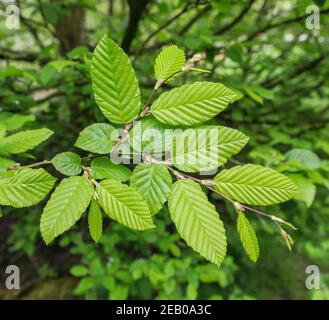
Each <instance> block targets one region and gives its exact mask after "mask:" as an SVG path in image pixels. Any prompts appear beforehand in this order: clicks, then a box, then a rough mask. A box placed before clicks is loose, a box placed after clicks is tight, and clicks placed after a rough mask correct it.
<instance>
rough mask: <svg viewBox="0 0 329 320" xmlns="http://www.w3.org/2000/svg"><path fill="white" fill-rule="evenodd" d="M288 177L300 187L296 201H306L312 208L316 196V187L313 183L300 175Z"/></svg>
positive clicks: (295, 197)
mask: <svg viewBox="0 0 329 320" xmlns="http://www.w3.org/2000/svg"><path fill="white" fill-rule="evenodd" d="M288 177H289V178H290V179H291V180H292V181H293V183H294V184H295V185H296V186H297V187H298V192H297V193H296V195H295V196H294V199H296V200H300V201H304V202H305V203H306V205H307V207H308V208H309V207H311V205H312V203H313V201H314V199H315V195H316V186H315V184H313V183H312V180H310V179H307V178H305V177H304V176H302V175H300V174H289V175H288Z"/></svg>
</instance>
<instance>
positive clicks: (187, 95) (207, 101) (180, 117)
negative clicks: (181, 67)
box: [151, 82, 236, 125]
mask: <svg viewBox="0 0 329 320" xmlns="http://www.w3.org/2000/svg"><path fill="white" fill-rule="evenodd" d="M235 96H236V95H235V93H234V92H233V91H231V90H230V89H228V88H226V87H225V86H224V85H222V84H220V83H213V82H196V83H194V84H186V85H183V86H181V87H179V88H175V89H172V90H170V91H168V92H165V93H163V94H161V95H160V97H159V98H158V99H157V100H156V101H155V102H154V103H153V105H152V107H151V112H152V114H153V115H154V116H155V117H156V118H157V119H158V120H159V121H161V122H163V123H167V124H171V125H192V124H197V123H201V122H205V121H207V120H210V119H211V118H213V117H214V116H215V115H217V114H218V113H219V112H221V111H223V110H224V109H225V108H226V107H227V106H228V105H229V103H230V102H232V100H233V99H234V98H235Z"/></svg>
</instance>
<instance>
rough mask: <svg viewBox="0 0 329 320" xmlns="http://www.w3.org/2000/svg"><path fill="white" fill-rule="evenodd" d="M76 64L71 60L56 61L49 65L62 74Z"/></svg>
mask: <svg viewBox="0 0 329 320" xmlns="http://www.w3.org/2000/svg"><path fill="white" fill-rule="evenodd" d="M74 64H76V62H75V61H70V60H56V61H52V62H49V63H48V65H49V66H52V67H53V68H55V69H56V70H57V71H58V72H62V70H63V69H64V68H65V67H67V66H71V65H74Z"/></svg>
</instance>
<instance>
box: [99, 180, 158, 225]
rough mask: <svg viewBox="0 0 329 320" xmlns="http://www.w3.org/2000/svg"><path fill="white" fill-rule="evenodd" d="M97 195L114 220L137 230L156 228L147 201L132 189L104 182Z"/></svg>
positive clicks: (115, 182) (117, 183)
mask: <svg viewBox="0 0 329 320" xmlns="http://www.w3.org/2000/svg"><path fill="white" fill-rule="evenodd" d="M97 194H98V197H99V198H98V202H99V204H100V205H101V207H102V208H103V209H104V211H105V213H106V214H108V215H109V217H110V218H112V219H113V220H116V221H118V222H119V223H121V224H123V225H124V226H126V227H128V228H131V229H135V230H146V229H151V228H154V227H155V226H154V224H153V221H152V218H151V214H150V211H149V208H148V207H147V204H146V202H145V200H144V199H143V197H142V196H141V194H140V193H138V192H137V191H136V190H134V189H132V188H131V187H129V186H127V185H125V184H122V183H120V182H118V181H115V180H103V181H102V182H101V183H100V184H99V186H98V188H97Z"/></svg>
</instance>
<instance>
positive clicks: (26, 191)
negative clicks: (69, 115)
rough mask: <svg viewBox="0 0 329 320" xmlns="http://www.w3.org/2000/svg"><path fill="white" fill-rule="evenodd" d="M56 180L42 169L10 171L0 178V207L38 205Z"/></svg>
mask: <svg viewBox="0 0 329 320" xmlns="http://www.w3.org/2000/svg"><path fill="white" fill-rule="evenodd" d="M55 181H56V179H55V178H54V177H52V176H51V175H50V174H49V173H48V172H46V171H45V170H43V169H29V168H27V169H21V170H12V171H8V172H7V173H5V175H3V176H1V177H0V205H4V206H12V207H15V208H22V207H30V206H33V205H35V204H37V203H39V202H40V201H41V200H42V199H43V198H44V197H45V196H46V195H47V194H48V192H49V191H50V190H51V189H52V187H53V186H54V183H55Z"/></svg>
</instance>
